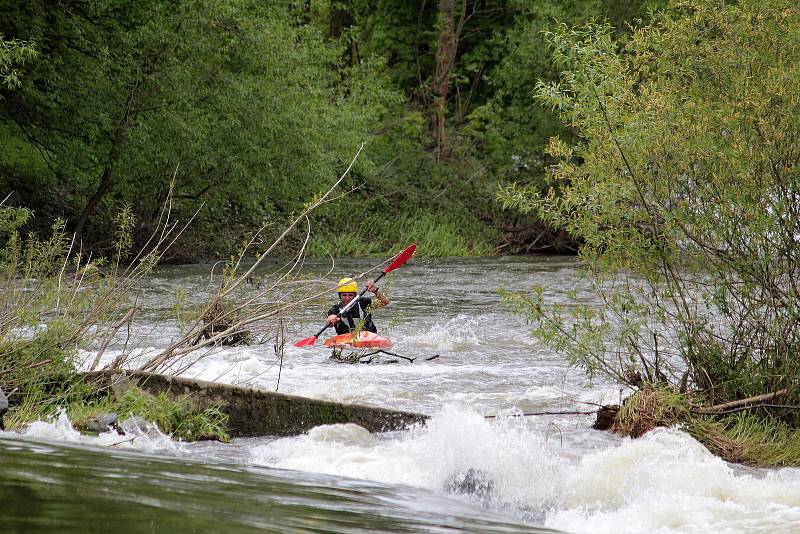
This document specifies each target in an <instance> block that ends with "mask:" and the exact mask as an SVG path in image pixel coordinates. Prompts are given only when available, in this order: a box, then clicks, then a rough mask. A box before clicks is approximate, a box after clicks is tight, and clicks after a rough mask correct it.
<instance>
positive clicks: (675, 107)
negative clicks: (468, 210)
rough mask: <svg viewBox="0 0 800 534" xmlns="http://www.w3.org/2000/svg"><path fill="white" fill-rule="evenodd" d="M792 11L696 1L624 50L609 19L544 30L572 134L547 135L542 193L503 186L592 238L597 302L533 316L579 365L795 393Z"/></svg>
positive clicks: (709, 385)
mask: <svg viewBox="0 0 800 534" xmlns="http://www.w3.org/2000/svg"><path fill="white" fill-rule="evenodd" d="M798 15H799V13H798V10H797V7H796V6H795V5H794V4H793V3H791V2H788V1H783V0H770V1H768V2H753V1H743V2H738V3H736V4H725V5H722V6H721V5H720V4H719V3H718V2H713V1H710V0H692V1H689V2H683V3H681V4H680V5H678V6H677V7H675V8H674V9H672V10H669V11H668V12H666V13H664V14H662V15H660V16H658V17H657V18H656V22H655V23H654V24H652V25H650V26H645V27H642V28H640V29H638V30H636V31H634V32H633V34H632V35H631V38H630V40H629V41H628V42H627V43H626V44H625V46H624V47H623V48H622V49H621V50H620V49H619V45H618V43H617V42H615V41H614V39H613V38H612V33H611V30H610V28H609V27H608V26H605V25H597V24H590V25H587V26H584V27H581V28H577V29H570V28H568V27H567V26H564V25H562V26H560V27H559V28H558V29H557V30H555V31H553V32H551V33H550V34H549V40H550V42H551V46H552V47H553V50H554V58H555V61H556V65H557V66H558V68H559V69H562V70H563V71H564V72H563V74H562V76H561V79H560V81H558V82H553V83H544V82H543V83H541V84H540V85H539V90H538V98H539V99H540V100H541V101H542V102H543V103H545V104H547V105H548V106H549V107H550V108H551V109H553V110H555V111H557V112H558V113H559V115H560V117H561V118H562V120H563V121H564V122H565V124H567V125H568V126H569V127H570V128H571V129H572V130H573V132H574V134H575V136H576V140H575V141H574V142H571V143H570V142H568V141H563V140H559V139H553V140H552V141H551V143H550V145H549V154H550V156H551V157H553V158H554V159H555V160H556V161H557V164H556V165H554V166H553V169H552V174H551V175H549V176H548V184H549V189H548V190H547V191H545V192H544V193H539V192H536V191H531V190H527V191H526V190H525V189H524V188H511V189H509V190H507V191H506V194H505V195H504V196H503V198H504V201H505V202H506V204H507V205H510V206H515V207H518V208H520V209H523V210H533V211H535V213H536V214H537V215H538V216H539V217H541V218H542V219H543V220H544V221H546V222H547V223H549V224H551V225H553V226H555V227H557V228H564V229H566V230H567V231H568V232H569V233H570V234H571V235H573V236H574V237H576V238H578V239H580V240H581V241H582V242H583V243H584V246H583V247H582V249H581V257H582V259H583V260H584V264H585V267H586V271H587V275H588V279H589V282H590V284H591V287H592V289H593V291H594V293H595V294H596V296H597V297H598V298H599V299H600V301H601V303H602V308H601V310H600V311H590V310H589V308H591V307H592V306H594V304H592V305H587V304H586V303H585V302H583V303H582V302H579V301H577V300H576V302H575V303H574V304H575V306H574V307H570V310H569V311H568V312H566V313H565V310H564V309H560V308H549V309H548V308H546V306H544V304H546V303H543V302H542V301H541V300H538V301H534V302H533V307H534V308H533V309H534V310H535V311H534V313H533V315H532V319H533V320H534V321H535V322H536V323H537V326H538V327H540V328H544V329H545V330H547V331H548V332H549V333H550V335H551V336H552V337H551V339H554V340H556V343H558V344H559V347H560V348H562V349H564V350H568V351H570V352H571V353H572V357H574V358H575V359H576V361H577V363H578V364H579V365H581V366H584V367H586V368H587V369H589V370H591V369H592V368H593V367H595V366H596V364H597V362H603V366H604V367H605V368H606V369H604V370H607V368H608V367H610V368H611V369H612V371H611V372H609V374H611V375H613V376H615V377H616V378H619V377H624V378H625V379H626V381H628V382H630V383H636V382H637V381H640V380H641V379H644V380H645V381H646V382H650V383H657V382H665V383H668V384H670V385H671V386H672V387H673V388H676V389H677V388H685V387H687V386H688V387H692V388H694V389H697V390H700V391H703V392H704V393H705V394H706V395H707V396H708V397H709V400H710V401H712V402H717V401H723V400H730V399H736V398H741V397H746V396H748V395H751V394H756V393H764V392H768V391H776V390H779V389H782V388H787V389H788V391H789V392H788V398H790V399H792V400H793V401H794V400H798V398H800V391H798V389H797V384H796V380H794V377H796V376H797V373H798V371H799V369H798V363H797V359H796V358H795V357H794V355H795V354H796V353H797V351H798V349H799V348H800V330H798V328H797V325H798V317H800V315H798V296H799V295H798V290H797V286H796V284H795V283H794V280H797V279H798V274H800V273H798V272H797V268H798V267H797V262H796V261H795V258H796V257H797V254H798V241H797V236H798V235H800V227H798V224H797V221H798V218H797V217H795V216H794V215H793V214H796V213H797V210H798V195H797V187H798V181H797V177H798V173H797V170H796V166H795V161H796V154H797V151H798V139H800V135H798V133H800V122H799V121H798V120H797V117H798V116H800V115H799V114H798V112H799V111H800V84H798V83H797V82H798V81H800V80H799V78H800V67H798V65H800V56H798V54H800V49H798V48H797V47H795V46H794V45H793V43H795V42H796V41H797V39H798V38H799V37H800V16H798ZM537 307H538V308H537ZM540 310H541V312H540ZM575 310H580V311H575ZM592 315H593V317H594V320H593V321H587V320H586V319H585V317H587V316H592ZM598 327H600V328H598ZM598 332H600V339H598Z"/></svg>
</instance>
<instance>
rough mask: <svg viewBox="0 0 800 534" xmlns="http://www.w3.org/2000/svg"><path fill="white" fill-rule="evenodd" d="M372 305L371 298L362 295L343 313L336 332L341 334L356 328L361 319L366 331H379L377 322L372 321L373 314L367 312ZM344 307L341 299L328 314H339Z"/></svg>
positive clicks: (336, 325)
mask: <svg viewBox="0 0 800 534" xmlns="http://www.w3.org/2000/svg"><path fill="white" fill-rule="evenodd" d="M370 306H372V299H371V298H369V297H361V298H360V299H358V302H357V303H356V304H353V306H352V307H351V308H350V309H349V310H347V312H346V313H343V314H342V315H341V317H340V318H341V321H339V322H337V323H336V324H335V325H334V326H335V327H336V333H337V334H339V335H341V334H347V333H348V332H350V331H351V330H355V328H356V325H357V324H358V321H360V320H361V319H363V320H364V328H363V330H364V331H366V332H375V333H377V332H378V329H377V328H375V324H374V323H373V322H372V314H371V313H367V310H368V309H369V307H370ZM342 308H344V304H342V303H341V301H339V302H337V303H336V304H334V305H333V306H332V307H331V309H330V310H328V315H338V314H339V311H341V309H342Z"/></svg>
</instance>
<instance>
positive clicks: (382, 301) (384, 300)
mask: <svg viewBox="0 0 800 534" xmlns="http://www.w3.org/2000/svg"><path fill="white" fill-rule="evenodd" d="M367 290H369V291H372V292H373V293H374V294H375V297H376V298H377V299H378V302H376V303H374V304H373V307H374V308H376V309H377V308H383V307H384V306H388V305H389V298H388V297H387V296H386V295H384V294H383V292H381V290H380V288H379V287H378V286H376V285H375V282H373V281H372V280H370V281H369V282H367Z"/></svg>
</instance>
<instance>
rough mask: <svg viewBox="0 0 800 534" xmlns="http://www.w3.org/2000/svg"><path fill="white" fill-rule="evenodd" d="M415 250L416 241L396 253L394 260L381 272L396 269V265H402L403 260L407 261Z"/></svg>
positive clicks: (385, 272) (386, 272)
mask: <svg viewBox="0 0 800 534" xmlns="http://www.w3.org/2000/svg"><path fill="white" fill-rule="evenodd" d="M416 250H417V244H416V243H414V244H413V245H410V246H409V247H408V248H406V249H405V250H404V251H403V252H401V253H400V254H398V255H397V257H396V258H395V259H394V261H393V262H392V263H390V264H389V266H388V267H387V268H385V269H384V270H383V274H388V273H390V272H392V271H394V270H395V269H397V268H398V267H402V266H403V264H405V262H407V261H408V260H409V259H410V258H411V256H413V255H414V252H416Z"/></svg>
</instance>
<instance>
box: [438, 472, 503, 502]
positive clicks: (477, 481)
mask: <svg viewBox="0 0 800 534" xmlns="http://www.w3.org/2000/svg"><path fill="white" fill-rule="evenodd" d="M493 488H494V482H493V481H492V479H491V477H490V476H489V474H488V473H486V472H485V471H481V470H479V469H474V468H472V467H470V468H469V469H462V470H461V471H458V472H457V473H455V474H454V475H453V476H451V477H450V478H448V479H447V482H445V485H444V489H445V490H446V491H447V493H452V494H455V495H471V496H474V497H477V498H479V499H481V500H488V499H489V498H490V497H491V494H492V489H493Z"/></svg>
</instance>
